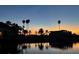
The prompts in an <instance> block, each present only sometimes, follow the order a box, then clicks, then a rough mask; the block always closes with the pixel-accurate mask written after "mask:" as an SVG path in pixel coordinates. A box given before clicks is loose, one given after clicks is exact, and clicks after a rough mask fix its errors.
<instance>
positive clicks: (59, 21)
mask: <svg viewBox="0 0 79 59" xmlns="http://www.w3.org/2000/svg"><path fill="white" fill-rule="evenodd" d="M60 23H61V20H58V25H59V30H60Z"/></svg>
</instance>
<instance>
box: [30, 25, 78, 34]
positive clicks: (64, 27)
mask: <svg viewBox="0 0 79 59" xmlns="http://www.w3.org/2000/svg"><path fill="white" fill-rule="evenodd" d="M40 28H41V27H34V26H32V27H30V30H31V31H32V34H35V31H38V30H39V29H40ZM42 28H43V29H44V30H49V31H56V30H59V27H58V25H56V26H50V27H48V26H46V27H42ZM60 28H61V30H68V31H72V33H76V34H79V26H78V25H69V24H66V25H61V27H60Z"/></svg>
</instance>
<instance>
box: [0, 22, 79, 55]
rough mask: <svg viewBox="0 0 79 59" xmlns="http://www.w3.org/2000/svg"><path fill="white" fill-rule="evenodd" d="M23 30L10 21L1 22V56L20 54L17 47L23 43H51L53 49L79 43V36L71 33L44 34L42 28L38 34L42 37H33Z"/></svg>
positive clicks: (64, 31) (53, 32)
mask: <svg viewBox="0 0 79 59" xmlns="http://www.w3.org/2000/svg"><path fill="white" fill-rule="evenodd" d="M23 28H24V26H23ZM23 28H22V27H20V26H18V24H15V23H11V22H9V21H7V22H6V23H3V22H0V53H1V54H5V53H6V54H8V53H9V54H15V53H19V51H18V49H17V46H18V45H19V44H23V43H45V42H49V44H50V45H51V47H56V48H61V49H66V48H68V47H72V44H73V43H76V42H79V35H76V34H72V32H71V31H67V30H59V31H50V32H49V34H44V33H43V29H42V28H41V29H40V30H39V32H38V33H39V34H40V35H37V34H36V35H31V34H30V33H31V31H29V32H28V30H24V29H23ZM21 31H22V33H21ZM47 32H48V30H46V33H47ZM25 34H26V35H25ZM39 48H40V49H42V48H43V46H42V44H41V45H40V46H39ZM46 48H48V47H46Z"/></svg>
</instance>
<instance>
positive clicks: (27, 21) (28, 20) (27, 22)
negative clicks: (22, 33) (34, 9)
mask: <svg viewBox="0 0 79 59" xmlns="http://www.w3.org/2000/svg"><path fill="white" fill-rule="evenodd" d="M29 23H30V19H27V20H26V24H27V30H29Z"/></svg>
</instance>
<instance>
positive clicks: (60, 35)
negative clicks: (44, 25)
mask: <svg viewBox="0 0 79 59" xmlns="http://www.w3.org/2000/svg"><path fill="white" fill-rule="evenodd" d="M49 36H50V41H51V42H56V43H57V42H58V43H59V42H68V41H70V40H71V39H72V32H71V31H67V30H60V31H50V34H49Z"/></svg>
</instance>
